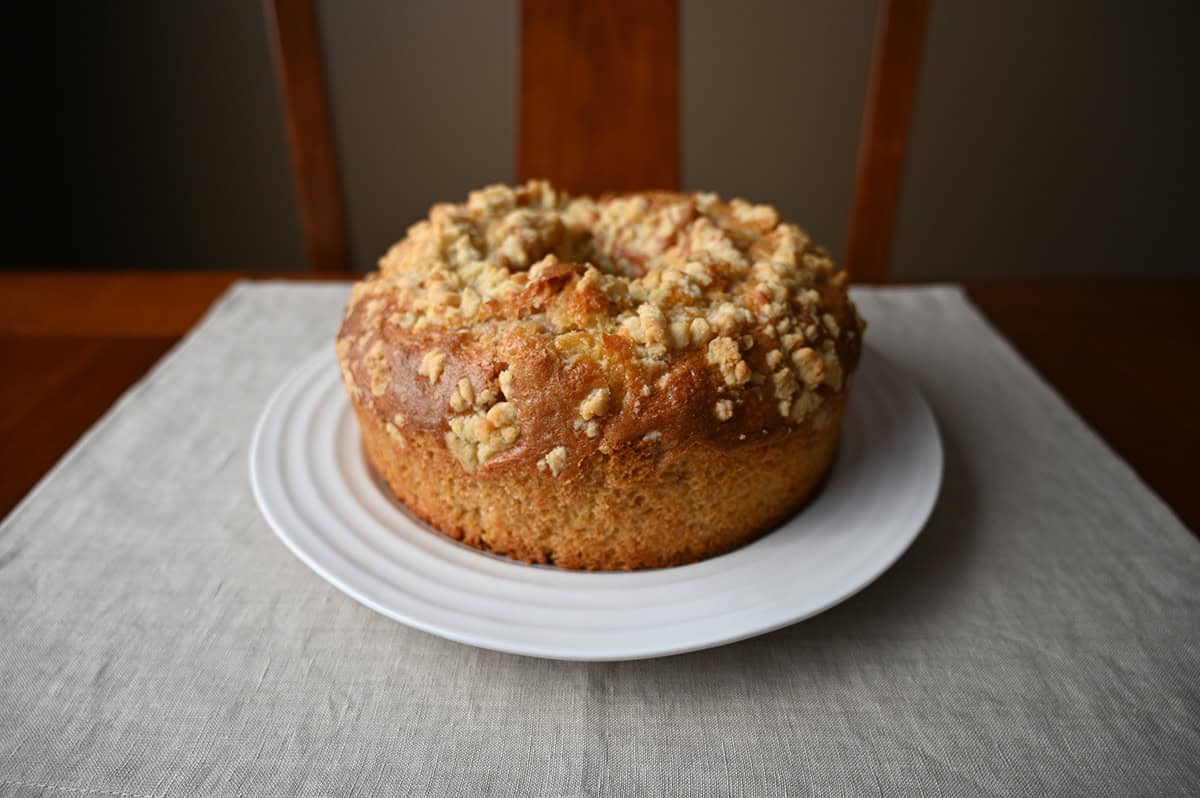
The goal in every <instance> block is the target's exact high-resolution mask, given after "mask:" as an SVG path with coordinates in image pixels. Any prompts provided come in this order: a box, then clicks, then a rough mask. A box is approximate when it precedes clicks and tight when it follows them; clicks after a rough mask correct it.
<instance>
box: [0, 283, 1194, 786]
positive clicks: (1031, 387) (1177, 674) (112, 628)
mask: <svg viewBox="0 0 1200 798" xmlns="http://www.w3.org/2000/svg"><path fill="white" fill-rule="evenodd" d="M346 295H347V288H346V287H345V286H342V285H299V284H286V283H243V284H239V285H237V286H235V287H234V288H233V289H231V291H230V292H229V293H228V294H226V296H225V297H224V298H222V299H221V301H220V302H219V303H218V304H217V305H216V306H215V307H214V309H213V310H212V311H210V313H209V315H208V316H207V317H206V319H205V320H204V321H203V322H202V323H201V324H200V325H199V326H198V327H197V328H196V329H195V330H194V331H193V332H192V333H191V334H190V335H188V336H187V338H186V339H185V340H184V341H183V342H182V343H181V344H180V345H179V346H178V347H177V348H176V349H175V350H174V351H173V352H172V353H171V354H170V355H168V356H167V357H166V358H165V359H164V360H163V362H161V363H160V364H159V365H158V366H156V367H155V368H154V370H153V371H152V372H151V373H150V374H149V375H148V376H147V377H146V378H145V379H143V380H142V381H141V382H140V383H138V384H137V385H136V386H135V387H133V388H132V389H131V390H130V391H129V392H128V393H127V394H126V395H125V396H124V397H123V398H122V399H121V400H120V401H119V402H118V403H117V405H116V406H115V407H114V408H113V409H112V410H111V411H110V412H109V413H108V414H107V416H106V417H105V418H104V419H103V420H102V421H101V422H100V423H99V424H97V426H96V427H95V428H94V429H93V430H92V431H91V432H89V433H88V434H87V435H86V436H85V437H84V438H83V439H82V440H81V441H80V442H79V443H78V444H77V445H76V446H75V448H74V449H73V450H72V451H71V453H70V454H69V455H68V456H67V457H65V458H64V460H63V461H62V462H61V463H60V464H59V465H58V466H57V467H56V468H55V469H54V471H53V472H52V473H51V474H50V475H49V476H47V477H46V478H45V479H44V480H43V481H42V483H41V484H40V485H39V486H38V487H37V489H35V490H34V491H33V493H32V494H31V495H30V496H29V497H27V498H26V500H25V501H24V502H23V503H22V504H21V505H20V506H19V507H18V508H17V509H16V510H15V511H14V512H13V513H12V514H11V515H10V516H9V517H8V518H7V519H6V520H5V521H4V523H3V525H0V795H4V796H27V795H47V796H56V795H100V796H131V797H134V798H151V797H154V798H158V797H159V796H164V797H165V796H200V795H204V796H266V795H287V796H309V795H433V796H440V795H445V796H475V795H535V796H542V795H545V796H593V795H618V796H632V795H639V796H658V795H664V796H665V795H714V796H716V795H738V796H766V795H788V796H807V795H821V796H840V795H944V796H964V795H1014V796H1043V795H1080V796H1104V795H1113V796H1133V795H1154V796H1170V795H1180V796H1183V795H1191V796H1194V795H1198V794H1200V635H1198V634H1197V633H1198V632H1200V543H1198V542H1197V540H1196V539H1195V538H1194V537H1193V536H1192V534H1191V533H1190V532H1189V531H1188V530H1187V529H1185V528H1184V527H1183V525H1182V524H1181V523H1180V522H1179V520H1178V519H1177V518H1175V516H1174V515H1173V514H1172V513H1171V512H1170V510H1169V509H1168V508H1167V507H1166V506H1164V504H1163V503H1162V502H1161V501H1160V500H1159V499H1158V498H1157V497H1155V496H1154V495H1153V494H1152V493H1151V492H1150V491H1149V490H1148V489H1147V488H1146V486H1145V485H1143V484H1142V483H1141V482H1140V481H1139V480H1138V478H1137V477H1136V475H1135V474H1134V473H1133V472H1132V471H1131V470H1130V469H1129V467H1127V466H1126V465H1125V464H1124V463H1123V462H1121V461H1120V460H1119V459H1118V458H1117V457H1116V456H1115V455H1114V454H1113V452H1112V451H1111V450H1109V449H1108V448H1107V447H1106V446H1105V444H1104V443H1103V442H1102V441H1101V440H1100V439H1099V438H1098V437H1097V436H1096V435H1095V434H1094V433H1093V432H1091V431H1090V430H1089V429H1088V428H1087V427H1086V426H1085V424H1084V423H1082V422H1081V421H1080V419H1079V418H1078V417H1077V416H1076V415H1075V414H1074V413H1073V412H1072V411H1071V410H1069V409H1068V408H1067V407H1066V405H1065V404H1064V403H1063V402H1062V401H1061V400H1060V399H1059V398H1058V397H1057V396H1056V395H1055V394H1054V393H1053V391H1052V390H1051V389H1049V388H1048V387H1047V385H1046V384H1045V383H1044V382H1043V381H1042V380H1041V379H1040V378H1039V377H1038V376H1037V375H1036V374H1035V373H1034V372H1033V371H1032V370H1031V369H1030V368H1029V367H1028V366H1027V365H1026V364H1025V363H1024V362H1023V361H1021V360H1020V359H1019V357H1018V356H1017V355H1016V354H1015V353H1014V352H1013V350H1012V349H1011V348H1010V347H1009V346H1008V344H1006V343H1005V342H1004V341H1003V340H1002V339H1001V338H1000V337H999V336H997V335H996V334H995V333H994V332H993V331H992V330H991V328H990V327H989V326H988V325H987V324H986V322H985V321H984V320H983V319H982V318H981V317H980V315H979V314H978V313H977V312H976V311H975V310H973V309H972V307H971V306H970V304H969V303H968V302H967V300H966V299H965V297H964V296H963V294H962V292H961V291H959V290H957V289H954V288H919V289H913V288H889V289H879V290H860V291H857V294H856V299H857V300H858V302H859V304H860V307H861V309H862V312H863V315H864V316H866V317H867V319H868V320H869V321H870V325H871V326H870V329H869V330H868V332H867V341H868V343H869V344H870V345H872V346H874V347H877V348H878V349H879V350H881V351H882V352H883V353H884V354H885V355H886V356H887V357H888V358H890V359H891V360H892V361H893V362H894V363H895V364H897V365H898V366H900V367H901V368H902V369H903V370H904V371H906V372H907V373H908V374H909V375H910V376H911V377H912V378H913V380H914V381H915V382H916V383H917V384H918V385H919V386H920V388H921V389H922V390H923V392H924V393H925V395H926V397H927V398H928V399H929V402H930V404H931V406H932V407H933V409H934V413H935V414H936V416H937V419H938V423H939V426H940V429H941V432H942V436H943V440H944V445H945V453H946V474H945V480H944V484H943V487H942V492H941V496H940V498H939V500H938V503H937V507H936V509H935V511H934V514H933V517H932V519H931V520H930V522H929V524H928V526H927V527H926V529H925V530H924V532H923V533H922V534H921V536H920V537H919V538H918V540H917V542H916V543H915V544H914V545H913V547H912V549H911V550H910V551H909V552H908V553H907V554H906V555H905V556H904V557H903V558H902V559H901V560H900V561H899V562H898V563H897V564H896V565H895V566H894V567H893V568H892V569H891V570H890V571H889V572H888V573H886V574H885V575H884V576H882V577H881V578H880V579H879V580H878V581H877V582H875V583H874V584H873V585H871V586H870V587H868V588H867V589H865V590H864V591H863V592H861V593H860V594H858V595H857V596H855V597H853V598H851V599H850V600H848V601H846V602H845V603H843V604H841V605H840V606H838V607H836V608H834V609H832V610H830V611H828V612H826V613H824V614H822V615H819V616H817V617H815V618H812V619H810V620H808V621H805V622H803V623H800V624H797V625H794V626H791V627H789V628H786V629H783V630H780V631H778V632H775V633H772V634H769V635H765V636H762V637H758V638H755V639H751V640H747V641H744V642H741V643H737V644H733V645H728V646H724V647H721V648H717V649H712V650H708V651H702V652H697V653H693V654H686V655H681V656H674V657H669V658H665V659H658V660H647V661H639V662H628V663H605V664H588V663H567V662H553V661H543V660H537V659H529V658H523V657H518V656H511V655H506V654H498V653H493V652H489V651H482V650H477V649H473V648H470V647H467V646H464V645H460V644H457V643H452V642H448V641H445V640H441V639H439V638H436V637H433V636H431V635H428V634H425V633H423V632H419V631H416V630H413V629H409V628H407V627H405V626H402V625H401V624H398V623H395V622H393V621H391V620H388V619H386V618H384V617H382V616H380V615H377V614H375V613H374V612H372V611H370V610H368V609H366V608H365V607H362V606H360V605H358V604H356V603H355V602H354V601H352V600H351V599H350V598H348V597H346V596H344V595H343V594H341V593H340V592H338V591H337V590H336V589H334V588H333V587H332V586H330V585H328V584H326V583H325V582H323V581H322V580H321V579H320V578H319V577H317V576H316V575H315V574H314V573H312V572H311V571H310V570H309V569H308V568H306V567H305V566H304V565H303V564H301V563H300V561H298V560H297V559H296V558H295V557H293V556H292V555H291V554H290V553H289V552H288V550H287V549H286V548H285V547H284V546H283V545H282V544H281V543H280V542H279V541H278V540H277V539H276V538H275V536H274V535H273V534H272V532H271V531H270V529H269V528H268V527H267V524H266V523H265V522H264V521H263V519H262V517H261V516H260V514H259V512H258V509H257V507H256V506H255V503H254V499H253V497H252V495H251V491H250V485H249V478H248V470H247V456H248V449H249V444H250V437H251V433H252V430H253V427H254V424H255V422H256V420H257V418H258V416H259V413H260V412H261V410H262V408H263V406H264V403H265V402H266V400H267V398H268V396H269V395H270V394H271V392H272V391H273V390H274V388H275V387H276V386H277V385H278V384H279V383H280V381H281V380H282V379H283V378H284V377H285V376H286V375H287V373H288V372H289V370H290V369H292V368H293V367H294V366H295V365H296V364H297V363H298V362H299V361H300V360H302V359H303V358H304V357H305V356H307V355H308V354H309V353H311V352H312V351H314V350H315V349H316V348H317V347H321V346H332V340H333V334H334V330H335V328H336V325H337V323H338V321H339V319H340V313H341V306H342V303H343V301H344V299H345V297H346ZM1182 365H1183V364H1181V366H1182ZM1112 389H1113V390H1120V386H1116V385H1114V386H1112ZM5 456H6V457H11V456H19V453H14V452H8V453H6V454H5Z"/></svg>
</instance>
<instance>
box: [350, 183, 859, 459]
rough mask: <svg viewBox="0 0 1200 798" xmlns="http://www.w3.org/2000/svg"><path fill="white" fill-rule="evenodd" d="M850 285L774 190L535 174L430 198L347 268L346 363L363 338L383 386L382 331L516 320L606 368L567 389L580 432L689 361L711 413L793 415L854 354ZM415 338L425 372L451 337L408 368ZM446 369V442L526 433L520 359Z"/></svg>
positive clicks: (824, 390)
mask: <svg viewBox="0 0 1200 798" xmlns="http://www.w3.org/2000/svg"><path fill="white" fill-rule="evenodd" d="M846 285H847V279H846V274H845V273H844V272H843V271H841V270H840V269H839V268H838V267H837V266H836V265H835V263H834V262H833V260H832V259H831V258H830V256H829V253H828V252H827V251H826V250H824V249H823V248H821V247H818V246H815V245H814V244H813V243H812V241H811V239H810V238H809V236H808V234H807V233H805V232H804V231H803V230H801V229H800V228H799V227H797V226H796V225H794V224H791V223H789V222H786V221H783V220H781V219H780V218H779V214H778V213H777V212H776V210H775V209H774V208H772V207H770V206H767V205H755V204H751V203H749V202H746V201H745V200H741V199H734V200H731V201H728V202H725V201H723V200H721V199H720V198H719V197H717V196H716V195H715V194H708V193H695V194H681V193H667V192H660V193H649V194H630V195H615V196H602V197H599V198H592V197H571V196H568V195H567V194H566V193H564V192H561V191H558V190H556V189H554V188H553V187H551V186H550V185H549V184H548V183H545V182H539V181H531V182H529V183H526V184H525V185H522V186H516V187H509V186H503V185H495V186H489V187H487V188H484V189H481V190H479V191H474V192H471V194H470V195H469V197H468V198H467V201H466V202H464V203H460V204H450V203H441V204H438V205H435V206H434V207H433V208H432V210H431V211H430V213H429V217H428V218H427V219H425V220H422V221H420V222H418V223H416V224H415V225H413V226H412V227H411V228H409V230H408V235H407V236H406V237H405V238H404V240H402V241H400V242H399V243H397V244H396V245H394V246H393V247H392V248H391V249H390V250H389V251H388V253H387V254H386V255H385V256H384V257H383V258H382V259H381V260H380V262H379V271H378V272H377V273H376V274H374V275H372V276H370V277H368V278H367V279H366V280H364V281H362V282H360V283H359V284H358V285H356V286H355V288H354V291H353V294H352V297H351V300H350V306H349V309H350V310H352V309H354V308H355V307H356V306H357V307H358V308H359V309H360V310H359V313H360V318H361V323H360V325H359V328H358V332H359V334H358V335H357V337H356V338H355V339H353V340H349V341H348V342H345V341H340V342H339V349H338V353H339V359H341V360H342V361H343V364H344V363H345V361H346V360H347V359H348V358H349V357H350V355H351V352H352V351H353V352H356V353H357V356H358V357H359V358H360V359H361V362H362V363H363V365H364V367H365V373H366V376H367V379H365V380H364V381H363V383H364V384H363V387H364V388H365V389H367V390H369V391H370V393H371V394H372V395H373V396H375V397H379V396H381V395H382V394H384V393H385V392H387V391H388V388H389V385H390V384H391V383H392V381H393V379H394V377H395V375H394V374H393V369H394V368H398V367H400V364H401V361H400V360H396V361H394V362H393V361H392V360H391V359H390V354H389V350H388V349H386V348H385V347H384V345H383V339H384V338H385V337H388V338H390V339H391V340H395V339H396V336H397V335H400V336H412V338H413V340H421V338H420V336H421V334H423V333H429V336H427V337H426V338H425V340H428V341H431V342H432V341H440V340H448V339H447V338H444V337H443V338H439V337H438V336H439V335H444V336H450V335H459V334H463V333H469V334H472V335H483V334H485V333H486V334H488V335H494V336H505V335H508V334H509V333H510V332H514V331H519V332H520V334H522V335H526V334H529V335H535V336H540V337H542V338H543V339H544V340H546V341H547V342H548V343H549V345H550V346H551V349H552V351H553V352H554V353H556V355H557V357H558V358H559V359H560V360H561V362H562V363H563V364H564V365H567V366H571V365H578V364H579V362H580V361H583V360H586V361H590V362H591V363H593V364H594V365H595V366H596V367H597V368H596V369H595V373H597V374H603V375H607V376H606V377H605V378H604V380H603V381H601V382H600V384H598V385H597V384H596V383H593V385H592V386H591V387H589V388H587V390H588V391H589V392H588V393H586V394H585V395H583V396H582V399H580V398H579V397H578V396H577V397H575V398H574V399H573V400H572V401H573V402H579V404H578V414H577V417H576V419H575V431H576V433H577V434H581V435H582V436H585V437H586V438H597V437H599V436H600V435H601V434H602V433H603V429H604V428H605V426H607V425H612V424H615V423H616V422H615V421H614V419H616V418H617V416H618V415H619V414H621V413H623V412H625V411H626V410H630V409H631V410H632V411H636V410H637V408H638V406H639V405H638V403H639V402H640V401H642V400H644V399H649V400H650V401H654V400H653V398H652V396H653V394H654V392H655V391H662V390H667V389H668V385H669V381H668V377H669V376H670V375H672V374H674V373H675V372H676V370H677V367H678V366H680V364H684V363H687V364H693V363H694V364H695V366H691V365H689V366H688V367H687V368H689V369H692V368H694V369H697V370H698V371H697V373H698V374H700V373H703V372H704V371H705V370H707V374H708V376H707V377H703V379H704V380H707V381H708V384H709V385H710V386H711V388H710V389H709V390H711V391H712V392H713V394H710V396H712V398H711V399H709V401H712V402H714V404H712V405H711V407H712V415H713V417H715V418H716V419H718V420H720V421H722V422H724V421H729V420H730V419H732V418H733V417H734V413H735V409H737V413H738V418H739V419H741V418H742V417H743V415H744V413H743V408H744V407H745V408H749V407H752V406H753V407H759V406H761V407H765V408H767V409H768V411H769V412H770V413H772V414H774V413H778V416H777V417H776V420H775V422H774V423H776V424H780V425H798V424H802V423H804V422H805V421H806V420H807V419H809V418H810V417H812V416H813V415H814V414H815V413H817V411H818V410H820V408H821V407H822V404H823V403H824V401H825V399H826V398H827V397H828V396H829V395H831V394H833V393H837V392H840V391H842V390H844V388H845V383H846V373H847V372H848V369H849V368H852V367H853V363H854V361H853V360H849V361H848V362H847V363H844V362H843V360H844V358H847V357H853V358H856V357H857V351H858V340H859V339H860V338H861V335H862V330H863V329H864V326H865V322H863V321H862V318H861V317H860V316H859V315H858V311H857V309H856V308H854V305H853V303H851V302H850V301H849V300H848V299H847V296H846ZM348 312H349V310H348ZM385 331H387V335H386V336H385ZM426 346H429V344H426ZM442 346H446V344H442ZM847 353H849V354H847ZM418 356H419V358H420V359H419V365H418V366H417V369H416V370H417V374H418V375H420V376H421V377H424V378H425V379H426V380H428V385H429V386H430V387H431V389H432V388H433V387H434V386H437V385H438V383H439V381H440V380H441V378H442V376H443V372H444V371H445V370H446V369H447V367H448V364H447V358H448V355H447V352H446V351H443V349H440V348H433V349H429V350H428V351H425V352H424V353H423V354H420V352H419V350H418V353H417V355H416V356H414V359H413V360H410V361H405V362H407V363H409V365H408V366H407V368H409V369H411V368H412V365H411V363H412V362H415V358H416V357H418ZM450 367H451V368H457V367H455V366H450ZM451 374H453V376H454V378H455V379H456V380H457V381H456V382H455V383H454V384H453V387H452V388H437V395H438V397H439V399H438V402H439V405H440V406H441V407H442V408H445V412H446V418H447V422H446V423H447V425H448V427H449V432H447V433H446V438H447V445H448V446H450V448H451V450H452V451H454V452H455V455H456V456H457V457H458V458H459V460H460V461H461V462H462V463H463V465H464V467H466V468H468V470H474V469H475V468H478V467H479V466H480V465H482V464H483V463H485V462H486V461H487V460H488V459H489V458H491V457H493V456H495V455H496V454H498V453H499V452H502V451H505V450H506V449H508V448H511V447H512V446H513V445H514V442H515V441H516V439H517V436H518V435H519V431H520V425H519V423H518V419H517V413H516V408H517V405H516V404H514V403H513V401H514V395H513V391H514V380H513V374H512V373H511V371H510V370H509V369H508V368H507V367H504V368H503V370H500V371H499V372H498V374H497V372H492V373H491V376H489V377H488V379H489V385H491V390H487V391H483V390H481V389H480V387H479V384H478V383H476V384H475V385H472V383H471V380H470V379H467V378H466V377H462V378H460V375H461V374H462V372H461V370H452V371H451ZM351 383H352V380H351V379H350V378H349V377H347V384H348V385H350V384H351ZM689 384H690V383H689ZM714 394H715V395H714ZM526 396H527V395H526ZM751 399H752V402H751V404H746V402H747V401H748V400H751ZM522 401H529V399H528V398H525V399H523V400H522ZM506 407H509V408H511V410H508V409H499V410H498V409H497V408H506ZM747 412H748V411H747ZM752 415H753V414H751V415H746V416H745V417H746V418H747V419H749V418H751V417H752ZM510 416H511V417H510ZM531 418H532V417H531ZM738 423H740V422H738ZM747 423H749V422H747ZM763 423H768V424H769V423H770V419H763ZM394 425H395V426H396V427H397V428H398V429H402V428H403V427H402V425H401V424H400V422H398V421H397V422H394ZM736 431H740V430H735V432H736ZM640 434H641V432H639V435H640ZM592 445H596V444H592ZM565 462H566V449H565V448H564V447H562V446H558V447H555V448H553V449H551V450H550V451H549V452H548V453H547V454H545V455H544V456H543V457H542V458H541V459H540V460H539V461H538V464H539V466H540V467H542V468H543V469H550V470H551V471H552V472H553V473H554V474H555V475H557V474H558V473H559V471H560V470H561V468H562V467H563V464H564V463H565ZM555 463H558V466H555Z"/></svg>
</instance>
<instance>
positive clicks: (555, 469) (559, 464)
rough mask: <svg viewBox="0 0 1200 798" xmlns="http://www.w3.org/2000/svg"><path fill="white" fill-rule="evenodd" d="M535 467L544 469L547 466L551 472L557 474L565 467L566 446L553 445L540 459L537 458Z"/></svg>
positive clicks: (540, 469)
mask: <svg viewBox="0 0 1200 798" xmlns="http://www.w3.org/2000/svg"><path fill="white" fill-rule="evenodd" d="M537 467H538V470H539V471H545V470H546V469H547V468H548V469H550V473H551V474H553V475H554V476H558V475H559V474H561V473H562V471H563V469H564V468H566V467H567V447H566V446H555V447H554V448H553V449H551V450H550V451H548V452H546V455H545V456H544V457H543V458H542V459H541V460H538V462H537Z"/></svg>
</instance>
